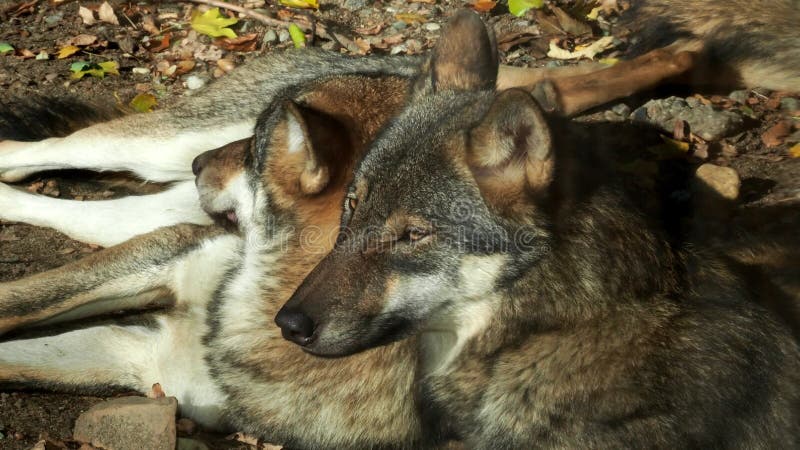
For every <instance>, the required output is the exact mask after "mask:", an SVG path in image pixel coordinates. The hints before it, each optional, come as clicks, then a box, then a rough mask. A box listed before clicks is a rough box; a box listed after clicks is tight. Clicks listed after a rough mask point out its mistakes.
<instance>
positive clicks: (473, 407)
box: [276, 13, 800, 449]
mask: <svg viewBox="0 0 800 450" xmlns="http://www.w3.org/2000/svg"><path fill="white" fill-rule="evenodd" d="M448 40H449V42H448ZM455 42H458V43H459V45H465V44H466V43H470V45H469V47H470V48H473V49H475V51H474V52H471V53H470V54H469V55H464V54H463V53H462V52H460V51H458V48H457V47H456V46H455V45H454V43H455ZM488 42H489V39H488V36H487V33H486V31H485V30H484V28H483V25H482V24H481V22H480V21H479V19H477V17H476V16H475V15H473V14H470V13H466V14H461V15H459V16H457V18H456V19H455V21H454V22H453V25H452V28H451V29H449V30H447V31H446V32H445V33H444V35H443V38H442V40H441V41H440V42H439V44H438V45H437V47H436V49H435V50H434V52H433V56H432V60H431V63H430V73H429V77H428V78H427V79H428V83H427V84H419V83H418V84H417V86H418V91H417V92H416V93H415V94H413V98H414V101H413V102H411V103H410V105H409V106H408V107H407V108H406V109H405V110H404V111H403V112H402V113H401V114H400V115H399V117H398V118H396V119H395V120H394V121H392V123H391V124H390V126H389V127H388V128H387V129H385V130H384V132H383V133H382V134H381V135H380V136H379V137H378V138H377V139H376V141H375V142H374V143H373V144H372V146H371V147H370V150H369V151H368V152H367V155H366V156H365V158H364V159H363V160H362V162H361V164H360V165H359V167H358V168H357V170H356V174H355V177H354V180H353V182H352V184H351V187H350V191H349V193H348V197H349V198H350V199H351V201H349V202H347V203H345V205H344V210H343V219H342V222H343V228H346V229H347V232H346V233H344V234H343V236H342V238H341V239H340V240H339V241H338V242H337V244H336V246H335V247H334V249H333V251H332V252H331V253H330V254H329V255H328V256H326V257H325V258H324V259H323V260H322V262H320V264H319V265H318V266H317V267H316V268H315V269H314V270H313V271H312V272H311V274H310V275H309V276H308V277H307V278H306V279H305V281H304V282H303V284H302V285H301V286H300V288H298V290H297V292H296V293H295V294H294V295H293V296H292V298H291V299H290V300H289V302H287V304H286V305H285V306H284V308H283V309H282V310H281V311H280V312H279V314H278V317H277V319H276V321H277V322H278V323H279V324H280V325H281V326H282V327H283V328H284V330H289V331H292V333H287V336H288V337H290V338H292V340H293V341H294V342H296V343H298V344H300V345H301V346H303V348H304V349H306V350H307V351H309V352H311V353H314V354H318V355H321V356H344V355H351V354H353V353H357V352H359V351H362V350H364V349H369V348H373V347H375V346H378V345H382V344H384V343H386V342H391V341H393V340H396V339H400V338H402V337H403V336H406V335H408V334H410V333H414V332H417V331H418V339H419V342H420V346H419V352H420V360H421V368H420V373H419V378H418V388H419V389H420V391H421V398H422V400H421V402H422V405H421V407H422V408H423V417H424V418H425V423H424V425H425V426H426V430H427V432H428V433H429V434H431V435H433V434H436V433H437V432H438V433H441V434H442V435H443V436H448V437H453V438H455V439H459V440H463V441H464V443H465V446H467V447H468V448H480V449H500V448H502V449H518V448H649V447H655V448H687V447H703V448H776V447H796V446H798V445H799V444H800V441H798V436H799V434H798V431H800V385H798V382H799V381H800V347H798V342H797V341H796V339H795V338H794V337H793V335H792V334H791V331H790V330H789V329H788V327H785V326H783V325H781V324H778V323H777V321H776V320H775V319H774V317H773V316H772V315H771V314H770V313H768V312H767V311H766V310H764V309H762V308H760V307H759V306H758V305H757V304H756V303H755V302H754V301H753V300H752V299H749V298H748V296H747V294H746V292H747V290H746V289H745V288H744V287H743V283H742V282H741V280H739V279H737V278H736V277H734V276H732V275H731V273H730V272H728V271H727V270H726V268H725V267H724V265H722V264H720V263H719V261H718V260H716V259H715V258H714V257H713V256H710V255H705V254H703V253H702V252H698V251H687V250H686V249H684V248H683V244H684V243H678V245H673V244H671V243H670V240H669V239H668V238H667V235H666V233H665V232H664V230H663V229H662V228H661V226H660V225H659V224H657V223H654V221H653V220H652V218H648V217H647V216H646V215H644V214H642V213H641V210H640V209H639V208H637V207H636V206H635V204H634V203H633V202H631V201H630V200H629V197H628V195H627V194H626V193H625V192H624V191H623V190H622V189H621V186H619V185H618V184H617V183H615V178H617V177H618V175H615V174H614V173H613V172H611V173H608V174H606V173H604V172H603V167H602V165H600V164H596V162H597V160H595V159H593V158H592V157H591V155H592V150H593V149H592V147H591V146H578V145H576V141H577V142H580V140H578V139H576V137H577V136H578V135H579V130H580V125H569V124H560V125H559V124H554V125H552V127H553V128H552V129H551V125H549V124H548V123H547V121H546V120H545V119H544V116H543V115H542V113H541V111H540V110H539V107H538V106H537V105H536V103H535V102H534V101H533V100H532V99H531V98H530V96H529V95H528V93H526V92H523V91H515V90H511V91H506V92H505V93H501V94H495V92H494V89H493V87H494V84H495V83H494V81H495V80H494V77H495V73H496V71H495V67H496V59H495V56H494V55H493V54H492V51H491V46H490V45H489V44H488ZM493 65H494V66H493ZM596 144H597V145H599V143H596ZM454 203H456V204H458V205H460V208H458V209H454V208H453V207H452V205H453V204H454ZM465 210H466V211H468V212H469V213H468V214H465V213H463V211H465ZM356 268H358V270H359V272H360V273H361V274H362V275H361V276H360V277H357V278H352V277H351V278H346V277H345V276H344V274H347V273H350V272H352V271H354V270H356ZM343 279H346V280H347V281H346V282H343V281H342V280H343ZM296 323H308V324H310V325H309V326H306V327H305V330H303V329H299V328H298V327H296V326H295V324H296ZM304 331H305V332H304Z"/></svg>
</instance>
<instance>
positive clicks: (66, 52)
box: [58, 45, 80, 59]
mask: <svg viewBox="0 0 800 450" xmlns="http://www.w3.org/2000/svg"><path fill="white" fill-rule="evenodd" d="M78 51H80V47H76V46H74V45H68V46H66V47H63V48H61V50H59V51H58V59H64V58H66V57H67V56H71V55H74V54H75V53H77V52H78Z"/></svg>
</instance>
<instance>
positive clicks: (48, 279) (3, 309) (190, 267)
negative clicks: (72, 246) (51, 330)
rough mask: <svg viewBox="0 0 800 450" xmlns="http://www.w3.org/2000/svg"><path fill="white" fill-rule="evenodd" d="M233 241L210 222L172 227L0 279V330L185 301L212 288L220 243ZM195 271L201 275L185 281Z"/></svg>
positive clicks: (222, 256)
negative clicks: (56, 265)
mask: <svg viewBox="0 0 800 450" xmlns="http://www.w3.org/2000/svg"><path fill="white" fill-rule="evenodd" d="M237 239H238V238H237V237H236V236H233V235H224V231H223V230H222V229H220V228H218V227H202V226H197V225H185V224H184V225H176V226H173V227H168V228H161V229H158V230H156V231H154V232H151V233H148V234H146V235H142V236H138V237H136V238H133V239H131V240H129V241H127V242H125V243H123V244H120V245H117V246H115V247H110V248H107V249H105V250H102V251H100V252H97V253H94V254H92V255H89V256H87V257H86V258H83V259H81V260H79V261H76V262H73V263H70V264H67V265H65V266H62V267H59V268H57V269H53V270H50V271H47V272H43V273H40V274H36V275H32V276H30V277H27V278H23V279H20V280H15V281H11V282H6V283H0V334H3V333H5V332H7V331H9V330H12V329H16V328H21V327H24V326H28V325H32V324H48V323H55V322H64V321H70V320H75V319H80V318H83V317H90V316H96V315H100V314H104V313H108V312H111V311H118V310H126V309H137V308H141V307H144V306H147V305H149V304H152V303H154V302H169V301H174V299H175V298H178V301H181V299H183V300H184V301H192V300H193V299H194V298H197V297H198V296H200V294H196V293H195V294H192V291H193V290H196V289H199V288H202V287H205V288H204V289H205V290H206V291H207V290H208V289H213V288H209V287H207V285H208V284H209V283H210V284H213V283H214V282H215V279H217V278H220V277H221V276H222V275H221V274H220V273H218V272H224V270H225V263H224V261H226V260H228V259H229V258H230V253H231V251H230V249H228V248H227V247H226V246H228V247H230V245H232V244H230V242H228V241H236V240H237ZM223 244H224V245H223ZM204 258H206V259H204ZM209 271H211V272H210V273H209ZM196 276H199V277H201V278H200V279H194V282H191V280H192V279H193V277H196ZM187 280H188V281H187Z"/></svg>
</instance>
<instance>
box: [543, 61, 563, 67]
mask: <svg viewBox="0 0 800 450" xmlns="http://www.w3.org/2000/svg"><path fill="white" fill-rule="evenodd" d="M564 64H565V63H564V61H548V62H547V64H546V65H545V66H546V67H548V68H550V69H552V68H555V67H561V66H563V65H564Z"/></svg>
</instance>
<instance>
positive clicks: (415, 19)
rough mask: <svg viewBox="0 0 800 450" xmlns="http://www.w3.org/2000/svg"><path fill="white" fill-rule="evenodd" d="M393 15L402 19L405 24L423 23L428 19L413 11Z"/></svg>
mask: <svg viewBox="0 0 800 450" xmlns="http://www.w3.org/2000/svg"><path fill="white" fill-rule="evenodd" d="M394 17H395V19H397V20H400V21H403V22H405V23H407V24H412V23H425V22H427V21H428V20H427V19H426V18H425V17H424V16H422V15H420V14H414V13H397V14H395V15H394Z"/></svg>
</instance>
